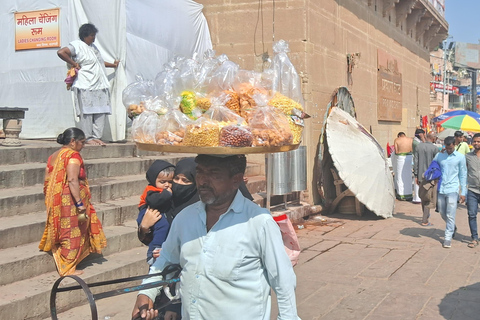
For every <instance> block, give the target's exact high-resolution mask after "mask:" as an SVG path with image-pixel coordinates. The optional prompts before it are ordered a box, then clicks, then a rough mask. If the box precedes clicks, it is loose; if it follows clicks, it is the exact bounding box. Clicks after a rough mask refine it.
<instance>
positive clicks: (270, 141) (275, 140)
mask: <svg viewBox="0 0 480 320" xmlns="http://www.w3.org/2000/svg"><path fill="white" fill-rule="evenodd" d="M254 99H255V101H256V103H257V105H258V106H257V107H256V108H254V110H253V112H251V114H250V117H249V119H247V121H248V125H249V127H250V129H251V130H252V134H253V145H254V146H257V147H259V146H262V147H273V146H284V145H290V144H292V142H293V135H292V132H291V130H290V126H289V123H288V118H287V116H285V115H284V114H283V113H282V112H281V111H280V110H278V109H277V108H274V107H272V106H269V105H267V102H268V97H267V96H265V95H261V94H255V95H254Z"/></svg>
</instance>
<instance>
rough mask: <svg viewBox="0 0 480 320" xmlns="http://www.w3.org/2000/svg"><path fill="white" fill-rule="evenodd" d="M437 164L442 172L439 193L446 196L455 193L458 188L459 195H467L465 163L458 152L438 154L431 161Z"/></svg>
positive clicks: (462, 156) (463, 157)
mask: <svg viewBox="0 0 480 320" xmlns="http://www.w3.org/2000/svg"><path fill="white" fill-rule="evenodd" d="M433 160H435V161H437V162H438V164H439V165H440V169H441V170H442V184H441V185H440V189H439V190H438V192H439V193H442V194H447V193H452V192H456V193H458V191H459V188H460V191H461V195H462V196H464V195H466V194H467V163H466V161H465V156H464V155H463V154H461V153H460V152H458V151H454V152H452V153H451V154H448V153H447V152H446V151H445V152H439V153H437V155H436V156H435V158H434V159H433Z"/></svg>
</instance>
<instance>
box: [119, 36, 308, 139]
mask: <svg viewBox="0 0 480 320" xmlns="http://www.w3.org/2000/svg"><path fill="white" fill-rule="evenodd" d="M274 52H275V53H276V56H275V57H274V59H273V63H272V69H269V70H266V71H264V72H261V73H260V72H255V71H250V70H241V69H240V68H239V66H238V65H237V64H235V63H234V62H232V61H230V60H228V57H227V56H226V55H220V56H218V57H216V56H215V52H214V51H213V50H208V51H206V52H205V53H204V56H203V59H202V61H200V60H199V59H197V57H196V56H194V57H193V58H190V59H188V58H185V57H176V58H174V59H173V60H172V61H169V62H168V63H167V64H165V66H164V70H162V71H161V72H160V73H159V74H158V75H157V77H156V79H155V81H145V80H143V79H141V78H137V79H136V81H135V82H133V83H132V84H130V85H129V86H127V88H126V89H125V90H124V91H123V96H122V98H123V103H124V105H125V107H126V108H127V113H128V116H129V117H130V118H131V119H132V120H133V122H132V136H133V140H134V141H135V142H141V143H147V144H156V145H169V146H185V147H192V146H195V147H275V146H286V145H297V144H299V143H300V142H301V139H302V132H303V128H304V117H305V116H306V115H305V113H304V112H303V111H304V109H303V98H302V94H301V90H300V89H301V88H300V80H299V77H298V74H297V73H296V71H295V68H294V67H293V65H292V63H291V62H290V60H289V59H288V56H287V55H286V52H288V44H286V42H285V41H283V40H281V41H279V42H277V43H276V44H275V45H274ZM286 71H287V72H286Z"/></svg>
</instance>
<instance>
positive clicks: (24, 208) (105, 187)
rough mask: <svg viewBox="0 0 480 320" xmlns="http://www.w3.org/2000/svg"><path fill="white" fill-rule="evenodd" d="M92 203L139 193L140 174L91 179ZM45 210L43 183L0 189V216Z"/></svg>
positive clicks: (142, 185) (141, 177)
mask: <svg viewBox="0 0 480 320" xmlns="http://www.w3.org/2000/svg"><path fill="white" fill-rule="evenodd" d="M89 183H90V191H91V194H92V203H93V204H94V205H95V204H96V203H100V202H108V201H110V200H114V199H118V198H125V197H130V196H133V195H140V194H141V193H142V191H143V189H144V188H145V186H146V180H145V178H144V176H141V175H133V176H132V175H128V176H121V177H109V178H101V179H96V180H92V181H90V182H89ZM43 210H45V197H44V195H43V185H41V184H37V185H35V186H29V187H23V188H10V189H4V190H0V218H1V217H9V216H13V215H18V214H26V213H31V212H36V211H43Z"/></svg>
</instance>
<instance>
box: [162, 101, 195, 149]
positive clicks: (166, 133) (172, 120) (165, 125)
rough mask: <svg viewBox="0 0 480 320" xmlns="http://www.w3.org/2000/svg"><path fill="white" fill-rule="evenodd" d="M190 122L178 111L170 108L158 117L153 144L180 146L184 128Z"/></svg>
mask: <svg viewBox="0 0 480 320" xmlns="http://www.w3.org/2000/svg"><path fill="white" fill-rule="evenodd" d="M188 124H191V120H190V119H189V118H188V117H187V116H186V115H184V114H183V113H182V112H181V111H180V110H178V109H173V108H170V109H169V110H168V111H167V113H166V114H165V115H164V116H162V117H160V120H159V122H158V124H157V129H156V133H155V142H156V143H157V144H161V145H174V146H178V145H182V144H183V138H184V137H185V128H186V126H187V125H188Z"/></svg>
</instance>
